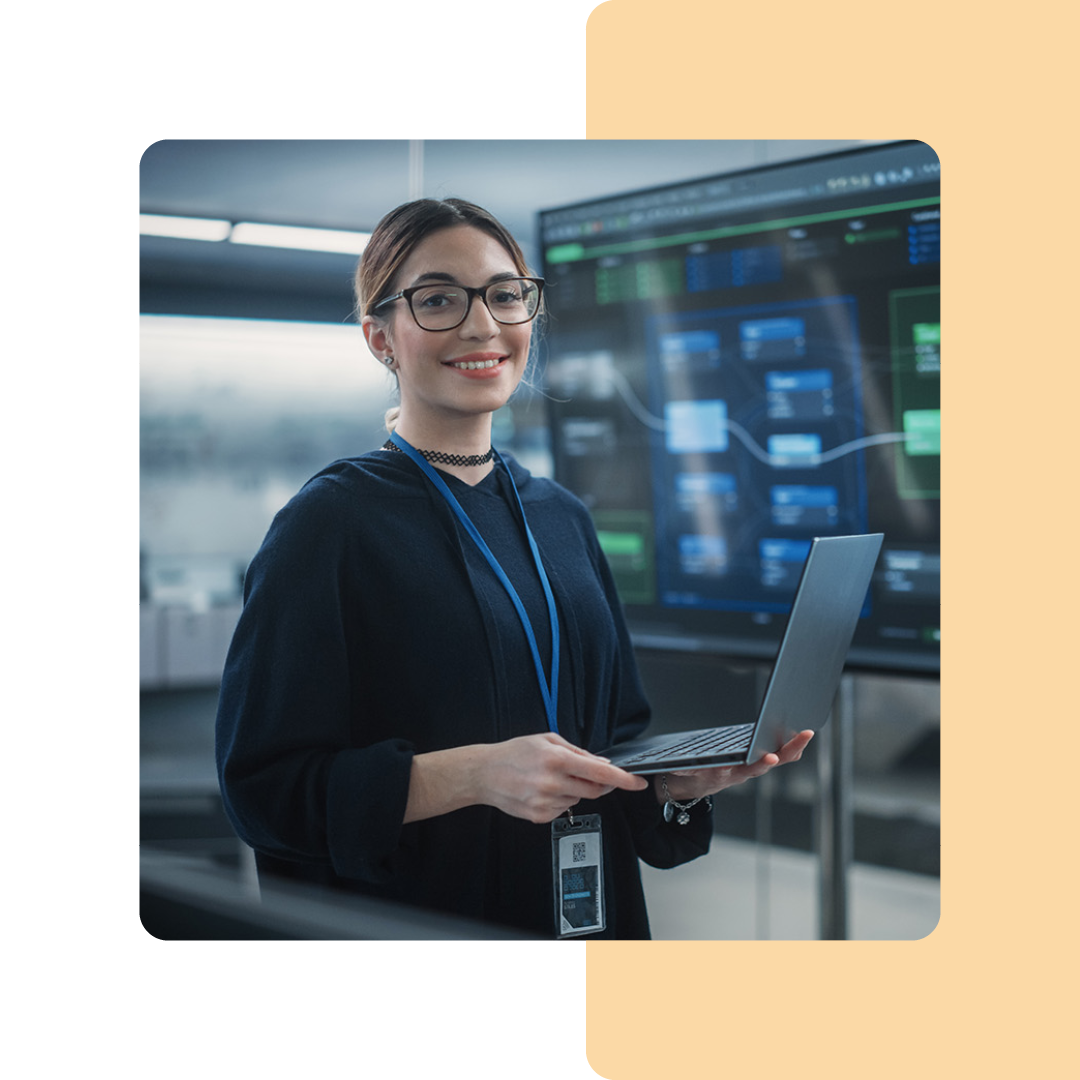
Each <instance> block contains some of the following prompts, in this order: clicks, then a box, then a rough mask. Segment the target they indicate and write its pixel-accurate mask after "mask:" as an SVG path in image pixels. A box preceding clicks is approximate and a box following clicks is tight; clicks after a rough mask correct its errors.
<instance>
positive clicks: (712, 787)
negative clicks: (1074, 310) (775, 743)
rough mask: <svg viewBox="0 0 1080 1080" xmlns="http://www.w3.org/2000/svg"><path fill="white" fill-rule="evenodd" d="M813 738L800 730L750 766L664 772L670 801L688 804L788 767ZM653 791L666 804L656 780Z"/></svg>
mask: <svg viewBox="0 0 1080 1080" xmlns="http://www.w3.org/2000/svg"><path fill="white" fill-rule="evenodd" d="M813 737H814V733H813V732H812V731H800V732H799V734H798V735H796V736H795V737H794V738H793V739H790V740H789V741H788V742H786V743H784V745H783V746H782V747H780V749H779V751H778V752H777V753H775V754H766V755H765V756H764V757H762V758H759V759H758V760H757V761H755V762H754V763H753V764H752V765H727V766H721V767H720V768H717V769H686V770H683V771H681V772H669V773H667V786H668V792H669V793H670V795H671V798H672V799H674V800H675V801H676V802H688V801H690V800H691V799H700V798H703V797H704V796H705V795H715V794H716V793H717V792H718V791H723V790H724V788H729V787H734V786H735V785H736V784H744V783H746V781H747V780H753V779H754V777H756V776H764V774H765V773H767V772H768V771H769V770H770V769H775V768H776V766H777V765H788V764H790V763H791V762H792V761H798V760H799V758H801V757H802V754H803V751H804V750H805V749H806V745H807V743H809V742H810V740H811V739H812V738H813ZM653 789H654V790H655V792H656V797H657V799H658V800H659V801H660V802H666V801H667V799H666V797H665V795H664V791H663V788H662V787H661V786H660V777H656V779H655V780H654V781H653Z"/></svg>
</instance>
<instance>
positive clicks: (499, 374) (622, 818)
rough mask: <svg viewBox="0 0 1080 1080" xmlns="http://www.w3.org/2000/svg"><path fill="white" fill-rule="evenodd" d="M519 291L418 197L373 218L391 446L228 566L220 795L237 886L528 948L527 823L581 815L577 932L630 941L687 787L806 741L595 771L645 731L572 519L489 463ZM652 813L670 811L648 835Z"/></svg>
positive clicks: (531, 859) (692, 822) (703, 846)
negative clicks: (240, 871) (337, 899)
mask: <svg viewBox="0 0 1080 1080" xmlns="http://www.w3.org/2000/svg"><path fill="white" fill-rule="evenodd" d="M542 290H543V283H542V282H541V281H539V279H535V278H533V277H532V276H531V275H530V273H529V270H528V268H527V266H526V265H525V261H524V258H523V256H522V253H521V250H520V248H519V247H518V245H517V243H516V242H515V241H514V240H513V238H512V237H511V236H510V235H509V234H508V233H507V232H506V230H505V229H504V228H503V227H502V226H501V225H500V224H499V223H498V222H497V221H496V220H495V219H494V218H492V217H491V215H489V214H488V213H487V212H486V211H484V210H482V209H480V208H479V207H476V206H473V205H472V204H470V203H466V202H463V201H461V200H456V199H450V200H446V201H441V202H440V201H435V200H420V201H418V202H414V203H409V204H406V205H404V206H401V207H399V208H398V209H396V210H394V211H392V212H391V213H390V214H388V215H387V216H386V217H385V218H384V219H383V221H382V222H380V224H379V225H378V227H377V228H376V230H375V232H374V234H373V235H372V238H371V240H370V241H369V243H368V246H367V248H366V250H365V252H364V255H363V257H362V258H361V260H360V264H359V266H358V269H357V275H356V293H357V314H358V317H359V319H360V322H361V326H362V328H363V333H364V337H365V339H366V341H367V344H368V347H369V349H370V350H371V352H372V353H373V354H374V356H375V357H376V358H377V359H378V360H379V361H381V362H382V363H383V364H385V365H386V366H387V367H388V368H389V369H390V370H391V371H392V372H393V373H394V374H395V376H396V377H397V382H398V388H399V391H400V402H401V403H400V408H399V409H397V410H391V412H390V413H389V414H388V417H387V426H388V427H389V428H390V429H391V431H392V435H391V441H390V442H388V443H387V445H386V446H385V447H384V448H382V449H380V450H377V451H373V452H371V453H368V454H365V455H363V456H361V457H358V458H351V459H347V460H342V461H338V462H335V463H334V464H332V465H330V466H329V467H328V468H327V469H325V470H323V472H321V473H319V474H318V475H317V476H315V477H314V478H313V479H312V480H311V481H309V482H308V483H307V484H306V485H305V486H304V488H303V489H302V490H301V491H300V492H299V494H298V495H297V496H296V497H295V498H294V499H293V500H292V501H291V502H290V503H289V504H288V506H286V507H285V508H284V509H283V510H282V511H281V512H280V513H279V514H278V516H277V517H276V518H275V520H274V523H273V525H272V526H271V528H270V531H269V533H268V534H267V537H266V540H265V542H264V544H263V546H262V548H261V549H260V551H259V553H258V555H257V556H256V557H255V559H254V560H253V562H252V564H251V567H250V570H249V573H248V576H247V581H246V584H245V607H244V612H243V615H242V617H241V619H240V622H239V625H238V627H237V630H236V634H235V638H234V640H233V644H232V648H231V650H230V653H229V658H228V661H227V665H226V670H225V674H224V678H223V685H222V690H221V697H220V706H219V714H218V728H217V753H218V769H219V775H220V780H221V788H222V792H223V795H224V800H225V806H226V810H227V812H228V814H229V816H230V818H231V820H232V822H233V824H234V826H235V827H236V830H237V832H238V834H239V835H240V837H241V838H242V839H243V840H245V841H246V842H247V843H248V844H250V845H251V846H252V847H253V848H254V849H255V851H256V859H257V863H258V866H259V871H260V874H276V875H281V876H285V877H292V878H301V879H305V880H310V881H318V882H323V883H327V884H332V885H335V886H339V887H342V888H346V889H350V890H354V891H356V892H360V893H364V894H367V895H370V896H375V897H380V898H384V899H390V900H398V901H404V902H408V903H411V904H417V905H421V906H424V907H430V908H435V909H439V910H441V911H445V912H451V913H455V914H459V915H466V916H470V917H473V918H478V919H487V920H492V921H495V922H499V923H504V924H507V925H509V926H513V927H517V928H518V929H520V930H523V931H526V932H528V933H531V934H536V935H541V936H546V937H551V936H555V935H556V934H558V933H560V932H562V931H565V930H566V926H565V925H564V924H560V923H558V922H557V921H556V907H555V886H554V884H553V878H554V875H553V830H552V826H551V825H550V824H549V823H551V822H553V821H555V820H556V819H560V820H561V821H566V822H569V821H570V820H571V815H568V813H567V812H568V811H570V810H571V808H572V816H573V818H575V819H576V825H580V823H581V821H583V820H588V821H592V818H591V817H590V815H597V816H598V818H599V823H600V824H599V828H600V830H601V833H602V837H603V841H602V845H601V850H602V853H603V862H602V867H600V868H598V873H601V874H602V879H603V883H604V884H603V890H604V894H605V896H606V916H605V918H604V919H603V920H602V925H603V930H601V931H600V932H599V933H600V936H608V937H623V938H629V937H647V936H648V933H649V928H648V919H647V916H646V912H645V904H644V898H643V895H642V889H641V882H640V875H639V871H638V859H639V858H643V859H645V861H646V862H648V863H650V864H651V865H653V866H658V867H670V866H675V865H678V864H679V863H683V862H686V861H688V860H690V859H693V858H695V857H697V856H698V855H701V854H703V853H704V852H705V851H706V850H707V849H708V845H709V839H710V836H711V833H712V821H711V813H710V809H711V800H710V799H708V798H706V797H707V796H710V795H712V794H715V793H716V792H717V791H719V790H721V789H722V788H724V787H728V786H730V785H732V784H735V783H741V782H742V781H744V780H746V779H749V778H750V777H752V776H757V775H760V774H761V773H763V772H765V771H767V770H768V769H770V768H772V767H774V766H775V765H777V764H779V763H782V762H786V761H793V760H796V759H797V758H798V757H799V756H800V755H801V753H802V750H803V748H804V747H805V745H806V743H807V742H808V741H809V737H810V733H809V732H803V733H802V734H801V735H799V736H796V738H794V739H793V740H792V741H791V742H790V743H788V745H787V746H785V747H784V748H783V750H782V751H781V752H780V753H779V755H776V754H770V755H767V756H766V757H765V758H763V759H762V760H761V761H760V762H758V763H756V764H755V765H753V766H747V767H744V768H731V769H713V770H703V771H698V772H695V773H689V774H683V775H677V774H671V775H670V776H667V777H665V778H657V779H648V780H647V779H645V778H642V777H637V776H631V775H630V774H628V773H625V772H623V771H622V770H620V769H617V768H615V767H614V766H612V765H611V764H609V763H608V762H607V761H606V760H604V759H603V758H601V757H598V756H596V753H595V752H596V751H598V750H601V749H602V748H604V747H606V746H610V745H611V744H612V743H614V742H616V741H618V740H620V739H624V738H629V737H632V736H635V735H638V734H640V732H641V731H642V730H643V729H644V727H645V725H646V723H647V720H648V706H647V703H646V701H645V699H644V697H643V694H642V690H641V686H640V684H639V680H638V675H637V671H636V667H635V663H634V655H633V650H632V648H631V646H630V642H629V639H628V636H627V632H626V628H625V625H624V622H623V619H622V615H621V611H620V608H619V603H618V600H617V597H616V593H615V589H614V585H613V583H612V579H611V575H610V572H609V570H608V567H607V565H606V562H605V560H604V557H603V555H602V553H601V551H600V548H599V545H598V543H597V539H596V534H595V531H594V529H593V527H592V524H591V522H590V519H589V516H588V513H587V511H586V510H585V508H584V506H583V505H582V504H581V503H580V502H579V501H578V500H577V499H575V498H574V497H573V496H572V495H570V494H569V493H568V492H566V491H565V490H563V489H562V488H560V487H559V486H558V485H556V484H554V483H552V482H551V481H548V480H541V479H537V478H533V477H531V476H530V475H529V473H528V472H526V471H525V470H524V469H522V468H521V467H520V466H519V465H518V464H517V463H516V462H515V461H514V460H513V459H511V458H507V459H503V458H501V457H500V456H498V455H497V454H496V453H495V452H494V451H493V450H492V449H491V421H492V414H493V413H494V412H495V410H496V409H498V408H500V407H501V406H503V405H504V404H506V402H507V400H508V399H509V398H510V396H511V394H512V393H513V392H514V390H515V388H516V387H517V385H518V383H519V382H520V381H521V378H522V375H523V373H524V371H525V368H526V365H527V363H528V357H529V348H530V339H531V331H532V325H533V320H534V319H535V316H536V315H537V313H538V311H539V310H540V306H541V296H542ZM485 549H486V551H485ZM489 555H490V558H489ZM669 800H671V801H674V802H675V803H677V804H680V809H681V810H685V813H680V814H679V815H676V816H675V818H674V819H673V820H665V814H664V808H665V804H666V803H667V802H668V801H669ZM564 815H565V816H564ZM668 816H669V817H670V816H671V815H670V814H669V815H668ZM687 816H688V817H689V821H687V822H686V823H685V824H680V823H679V819H680V818H682V819H685V818H686V817H687ZM598 921H599V920H598Z"/></svg>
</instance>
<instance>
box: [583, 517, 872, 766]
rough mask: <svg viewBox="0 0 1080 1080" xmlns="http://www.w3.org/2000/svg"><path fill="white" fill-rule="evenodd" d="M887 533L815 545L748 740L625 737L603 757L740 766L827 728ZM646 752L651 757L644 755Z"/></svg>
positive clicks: (633, 762)
mask: <svg viewBox="0 0 1080 1080" xmlns="http://www.w3.org/2000/svg"><path fill="white" fill-rule="evenodd" d="M883 538H884V537H883V534H882V533H872V534H869V535H866V536H829V537H818V538H816V539H815V540H814V541H813V543H812V544H811V546H810V553H809V555H808V556H807V559H806V563H805V564H804V565H803V570H802V574H801V576H800V578H799V585H798V588H797V589H796V591H795V599H794V601H793V602H792V606H791V614H790V615H789V616H788V622H787V626H786V627H785V629H784V635H783V637H782V639H781V641H780V648H779V650H778V652H777V655H776V661H775V663H774V664H773V669H772V673H771V675H770V676H769V683H768V686H767V687H766V690H765V696H764V698H763V699H762V702H761V707H760V709H759V711H758V716H757V721H756V723H755V724H754V725H753V734H752V737H751V738H750V741H749V745H747V744H746V743H745V742H743V743H742V745H741V747H737V748H735V749H733V750H720V751H715V750H710V751H701V752H697V751H690V752H688V751H687V750H686V749H685V748H684V747H685V744H686V743H687V742H688V741H690V740H694V741H697V740H698V739H699V738H700V737H702V736H704V735H706V734H708V733H709V732H721V731H726V730H727V729H728V728H729V727H732V726H736V725H734V724H733V725H725V726H724V727H723V728H716V729H707V730H706V731H693V732H685V731H684V732H675V733H672V734H667V735H657V736H651V737H647V738H644V739H638V740H633V741H632V742H628V743H620V744H619V745H618V746H616V747H613V748H611V749H609V750H606V751H604V752H603V754H604V756H605V757H608V758H610V759H611V761H612V762H613V763H614V764H615V765H618V766H619V767H620V768H624V769H626V770H627V771H628V772H637V773H654V772H664V771H669V770H674V769H692V768H709V767H714V766H717V765H739V764H743V763H745V762H747V761H757V760H758V759H759V758H760V757H762V755H764V754H767V753H770V752H773V751H776V750H779V749H780V747H781V746H783V745H784V743H785V742H787V740H788V739H790V738H791V737H792V736H793V735H794V734H796V733H797V732H799V731H802V730H804V729H807V728H809V729H811V730H814V731H816V730H818V729H819V728H821V727H822V726H823V725H824V724H825V722H826V721H827V720H828V718H829V712H830V710H831V708H832V702H833V698H834V697H835V695H836V688H837V686H838V685H839V683H840V676H841V674H842V672H843V668H844V660H845V659H846V658H847V651H848V648H849V647H850V645H851V639H852V637H854V635H855V627H856V626H857V625H858V621H859V613H860V612H861V610H862V606H863V601H864V600H865V598H866V592H867V589H868V588H869V587H870V578H871V576H872V574H873V570H874V565H875V563H876V562H877V557H878V553H879V551H880V550H881V543H882V540H883ZM665 747H670V748H671V751H672V752H671V754H670V756H665V754H664V753H663V752H660V751H663V750H664V748H665ZM658 752H660V753H658ZM642 754H645V755H647V760H644V761H642V760H639V759H640V758H641V756H642Z"/></svg>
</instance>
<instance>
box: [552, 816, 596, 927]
mask: <svg viewBox="0 0 1080 1080" xmlns="http://www.w3.org/2000/svg"><path fill="white" fill-rule="evenodd" d="M551 855H552V870H553V872H554V874H555V889H554V892H555V932H556V934H557V935H558V936H559V937H561V938H565V937H576V936H578V935H580V934H595V933H596V932H597V931H599V930H603V929H604V926H605V925H606V924H605V921H604V850H603V843H602V837H601V834H600V815H599V814H583V815H581V816H580V817H570V818H565V817H559V818H556V819H555V820H554V821H553V822H552V823H551Z"/></svg>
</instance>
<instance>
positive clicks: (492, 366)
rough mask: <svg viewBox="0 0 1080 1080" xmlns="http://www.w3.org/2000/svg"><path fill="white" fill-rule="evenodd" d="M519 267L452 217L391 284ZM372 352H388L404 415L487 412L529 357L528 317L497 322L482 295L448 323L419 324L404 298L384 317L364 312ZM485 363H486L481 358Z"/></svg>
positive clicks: (480, 278) (457, 280)
mask: <svg viewBox="0 0 1080 1080" xmlns="http://www.w3.org/2000/svg"><path fill="white" fill-rule="evenodd" d="M519 275H520V271H519V270H518V268H517V267H516V266H515V265H514V260H513V259H512V258H511V256H510V253H509V252H508V251H507V250H506V249H505V248H504V247H503V246H502V244H500V243H499V241H498V240H496V239H495V238H494V237H492V236H489V235H488V234H487V233H486V232H483V231H482V230H481V229H477V228H474V227H472V226H471V225H456V226H453V227H452V228H449V229H442V230H440V231H439V232H436V233H432V234H431V235H430V236H428V237H426V238H425V239H424V240H423V241H421V243H419V244H418V245H417V246H416V248H415V249H414V250H413V252H412V254H411V255H410V256H409V257H408V259H407V260H406V261H405V262H404V264H403V265H402V267H401V270H400V272H399V273H398V276H397V280H396V281H395V282H394V286H393V292H395V293H396V292H400V291H401V290H402V289H407V288H410V287H411V286H413V285H422V284H427V283H430V282H434V283H438V282H450V283H453V284H457V285H469V286H472V287H474V288H478V287H480V286H482V285H488V284H490V283H491V282H493V281H495V280H497V279H499V278H500V277H507V276H510V277H517V276H519ZM363 325H364V334H365V336H366V337H367V340H368V344H369V346H370V347H371V350H372V352H374V353H375V354H376V355H377V356H380V357H386V356H388V355H389V356H391V357H392V358H393V360H394V370H395V371H396V372H397V375H398V385H399V388H400V391H401V421H402V422H403V423H404V422H406V421H407V422H408V424H409V426H410V427H412V426H413V425H420V424H423V425H425V426H426V425H427V424H430V423H432V422H439V421H441V420H444V419H448V418H463V417H475V416H477V415H480V414H482V413H491V412H494V411H495V410H496V409H498V408H500V407H501V406H502V405H505V404H506V401H507V399H508V398H509V397H510V395H511V394H512V393H513V391H514V389H515V388H516V387H517V385H518V383H519V382H520V381H521V377H522V375H523V373H524V371H525V365H526V362H527V361H528V357H529V339H530V334H531V330H532V324H531V323H520V324H517V325H513V326H506V325H504V324H503V323H498V322H496V321H495V320H494V319H493V318H492V316H491V313H490V312H489V311H488V309H487V307H486V306H485V305H484V303H483V302H482V301H481V300H480V299H479V298H474V299H473V303H472V307H471V308H470V310H469V314H468V316H467V317H466V319H465V321H464V322H463V323H462V324H461V325H460V326H456V327H454V328H453V329H452V330H439V331H430V330H423V329H421V328H420V327H419V326H417V324H416V320H415V319H414V318H413V317H412V314H411V313H410V312H409V305H408V304H407V303H406V301H405V300H404V299H402V300H398V301H397V302H396V303H394V304H393V305H391V307H390V313H389V314H388V315H387V316H386V317H385V319H383V320H375V319H372V318H371V317H370V316H369V317H366V318H365V319H364V320H363ZM478 365H483V366H478Z"/></svg>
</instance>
